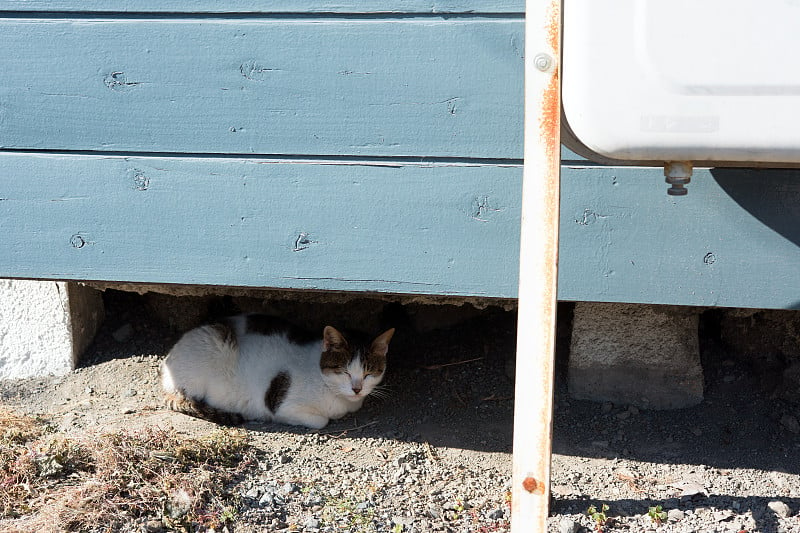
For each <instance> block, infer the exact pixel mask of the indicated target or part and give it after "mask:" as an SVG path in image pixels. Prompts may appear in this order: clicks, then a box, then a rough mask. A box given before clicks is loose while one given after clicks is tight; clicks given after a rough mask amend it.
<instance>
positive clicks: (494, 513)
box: [489, 509, 506, 520]
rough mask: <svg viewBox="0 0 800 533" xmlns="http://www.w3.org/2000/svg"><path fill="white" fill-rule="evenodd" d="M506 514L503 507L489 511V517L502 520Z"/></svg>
mask: <svg viewBox="0 0 800 533" xmlns="http://www.w3.org/2000/svg"><path fill="white" fill-rule="evenodd" d="M505 516H506V512H505V510H503V509H495V510H494V511H492V512H490V513H489V519H491V520H500V519H501V518H503V517H505Z"/></svg>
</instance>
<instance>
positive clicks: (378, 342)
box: [369, 328, 394, 357]
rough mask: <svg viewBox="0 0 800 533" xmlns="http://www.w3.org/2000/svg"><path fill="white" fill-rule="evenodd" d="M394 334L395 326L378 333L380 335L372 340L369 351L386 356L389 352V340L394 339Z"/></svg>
mask: <svg viewBox="0 0 800 533" xmlns="http://www.w3.org/2000/svg"><path fill="white" fill-rule="evenodd" d="M392 335H394V328H392V329H390V330H389V331H385V332H383V333H381V334H380V335H378V337H377V338H376V339H375V340H374V341H372V345H371V346H370V347H369V351H370V352H371V353H372V354H374V355H378V356H380V357H386V354H387V353H389V341H390V340H392Z"/></svg>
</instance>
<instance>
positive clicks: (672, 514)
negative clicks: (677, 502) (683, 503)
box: [667, 509, 686, 522]
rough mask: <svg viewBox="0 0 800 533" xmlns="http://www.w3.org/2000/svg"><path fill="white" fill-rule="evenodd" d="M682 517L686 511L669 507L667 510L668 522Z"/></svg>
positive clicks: (677, 520)
mask: <svg viewBox="0 0 800 533" xmlns="http://www.w3.org/2000/svg"><path fill="white" fill-rule="evenodd" d="M684 518H686V513H684V512H683V511H681V510H680V509H670V510H669V511H667V520H668V521H669V522H680V521H681V520H683V519H684Z"/></svg>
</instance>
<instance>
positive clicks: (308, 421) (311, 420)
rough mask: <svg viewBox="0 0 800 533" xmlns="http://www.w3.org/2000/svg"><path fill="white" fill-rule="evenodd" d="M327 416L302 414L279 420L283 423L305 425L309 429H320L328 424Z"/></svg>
mask: <svg viewBox="0 0 800 533" xmlns="http://www.w3.org/2000/svg"><path fill="white" fill-rule="evenodd" d="M328 420H329V418H328V417H327V416H322V415H311V414H304V415H302V416H299V415H298V416H294V417H291V418H286V419H284V420H281V422H283V423H285V424H290V425H292V426H305V427H307V428H311V429H322V428H324V427H325V426H327V425H328Z"/></svg>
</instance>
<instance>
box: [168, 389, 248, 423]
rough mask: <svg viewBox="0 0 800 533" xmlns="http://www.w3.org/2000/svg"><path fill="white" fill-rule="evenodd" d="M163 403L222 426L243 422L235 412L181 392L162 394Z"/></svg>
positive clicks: (179, 411) (240, 416) (174, 409)
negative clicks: (224, 409) (212, 405)
mask: <svg viewBox="0 0 800 533" xmlns="http://www.w3.org/2000/svg"><path fill="white" fill-rule="evenodd" d="M164 404H165V405H166V406H167V407H168V408H170V409H172V410H173V411H177V412H178V413H183V414H185V415H189V416H193V417H195V418H201V419H203V420H208V421H209V422H214V423H216V424H222V425H223V426H237V425H239V424H241V423H242V422H244V417H242V415H240V414H237V413H229V412H227V411H223V410H221V409H217V408H215V407H211V406H210V405H208V404H207V403H206V402H204V401H203V400H197V399H194V398H190V397H188V396H186V395H185V394H184V393H183V392H179V393H174V394H172V393H167V394H165V395H164Z"/></svg>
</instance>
